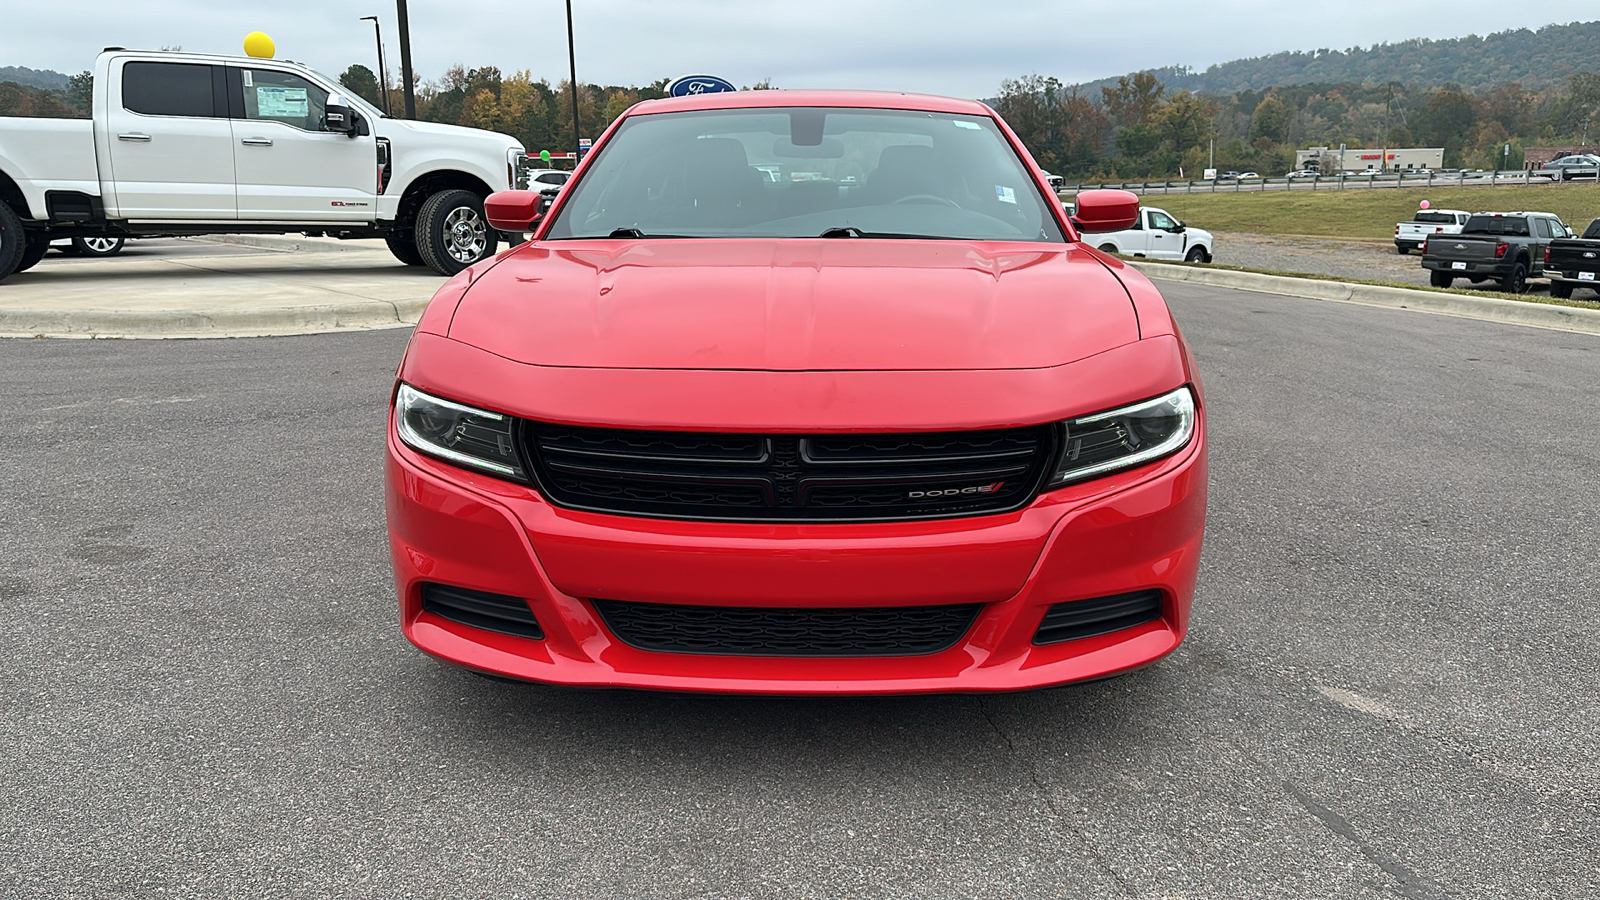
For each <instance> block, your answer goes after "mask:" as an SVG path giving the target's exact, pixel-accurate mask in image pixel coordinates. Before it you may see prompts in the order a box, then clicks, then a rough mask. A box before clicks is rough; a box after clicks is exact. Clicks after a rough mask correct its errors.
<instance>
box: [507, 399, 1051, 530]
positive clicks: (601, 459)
mask: <svg viewBox="0 0 1600 900" xmlns="http://www.w3.org/2000/svg"><path fill="white" fill-rule="evenodd" d="M523 446H525V447H527V448H528V456H529V457H530V459H529V463H530V470H531V471H532V472H533V473H534V476H535V478H536V480H537V481H538V485H539V489H540V491H541V492H543V493H544V495H545V496H546V497H547V498H548V499H549V500H550V501H551V502H553V503H556V504H559V505H561V506H567V507H571V508H573V509H582V510H590V511H594V512H605V513H616V514H620V515H631V516H649V517H657V518H669V519H712V520H723V521H774V522H817V521H825V522H838V521H872V520H879V521H881V520H892V519H938V518H948V517H952V516H973V515H983V514H988V513H997V512H1007V511H1010V510H1014V509H1018V508H1020V507H1021V506H1023V505H1025V504H1026V503H1027V502H1028V501H1029V500H1030V499H1032V498H1033V496H1034V493H1035V492H1036V491H1037V490H1038V488H1039V484H1040V482H1041V481H1042V480H1043V478H1044V476H1045V474H1046V470H1047V469H1048V467H1049V465H1050V463H1051V461H1052V460H1053V458H1054V453H1055V448H1056V428H1055V426H1054V425H1039V426H1034V427H1031V428H1010V429H1003V430H996V431H957V432H938V433H926V434H825V435H784V434H702V433H694V432H666V431H638V430H627V429H611V428H579V427H571V426H566V425H550V424H547V423H543V422H527V423H526V424H525V425H524V440H523Z"/></svg>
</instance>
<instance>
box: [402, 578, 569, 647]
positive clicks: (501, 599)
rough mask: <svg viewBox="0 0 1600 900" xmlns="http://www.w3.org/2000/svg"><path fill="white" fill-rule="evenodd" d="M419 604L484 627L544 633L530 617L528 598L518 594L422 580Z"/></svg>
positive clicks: (522, 633) (535, 636)
mask: <svg viewBox="0 0 1600 900" xmlns="http://www.w3.org/2000/svg"><path fill="white" fill-rule="evenodd" d="M422 608H423V609H425V610H427V611H428V612H431V613H433V614H434V615H436V616H439V617H440V618H444V619H449V620H450V621H452V622H460V623H461V624H463V625H471V626H472V627H473V628H482V629H483V630H485V631H498V632H500V633H501V634H514V635H516V636H518V637H526V638H533V639H534V640H540V639H542V638H543V637H544V629H542V628H540V627H539V620H538V619H535V618H534V617H533V611H532V610H530V609H528V602H527V601H526V600H523V599H522V598H521V597H507V596H504V595H502V594H490V593H487V592H484V591H470V590H467V589H466V588H458V587H448V586H446V585H442V584H424V585H423V586H422Z"/></svg>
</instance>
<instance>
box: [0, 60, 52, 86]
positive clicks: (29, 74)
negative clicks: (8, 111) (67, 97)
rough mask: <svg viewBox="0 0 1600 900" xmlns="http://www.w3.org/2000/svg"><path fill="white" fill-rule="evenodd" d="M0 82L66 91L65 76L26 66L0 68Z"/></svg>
mask: <svg viewBox="0 0 1600 900" xmlns="http://www.w3.org/2000/svg"><path fill="white" fill-rule="evenodd" d="M0 81H9V82H12V83H13V84H20V85H22V86H23V87H32V88H43V89H44V90H47V91H64V90H66V89H67V76H65V75H63V74H61V73H60V72H53V71H51V70H49V69H30V68H28V67H27V66H0Z"/></svg>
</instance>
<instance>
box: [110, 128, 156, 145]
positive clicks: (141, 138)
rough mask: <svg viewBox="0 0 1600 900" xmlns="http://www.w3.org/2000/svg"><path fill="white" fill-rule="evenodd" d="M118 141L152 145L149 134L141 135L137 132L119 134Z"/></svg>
mask: <svg viewBox="0 0 1600 900" xmlns="http://www.w3.org/2000/svg"><path fill="white" fill-rule="evenodd" d="M117 140H119V141H134V142H136V143H140V144H148V143H150V135H148V134H140V133H139V132H137V131H130V132H128V133H127V134H119V135H117Z"/></svg>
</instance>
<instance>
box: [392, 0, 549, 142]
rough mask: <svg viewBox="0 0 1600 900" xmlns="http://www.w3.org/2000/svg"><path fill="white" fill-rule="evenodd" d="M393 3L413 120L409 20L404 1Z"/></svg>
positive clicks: (414, 95)
mask: <svg viewBox="0 0 1600 900" xmlns="http://www.w3.org/2000/svg"><path fill="white" fill-rule="evenodd" d="M395 2H396V5H398V6H399V8H400V80H401V81H402V82H404V84H402V85H401V87H403V88H405V92H406V118H408V119H415V118H416V117H417V92H416V89H415V88H413V87H412V85H411V19H410V17H408V16H407V15H406V0H395ZM569 2H570V0H569Z"/></svg>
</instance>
